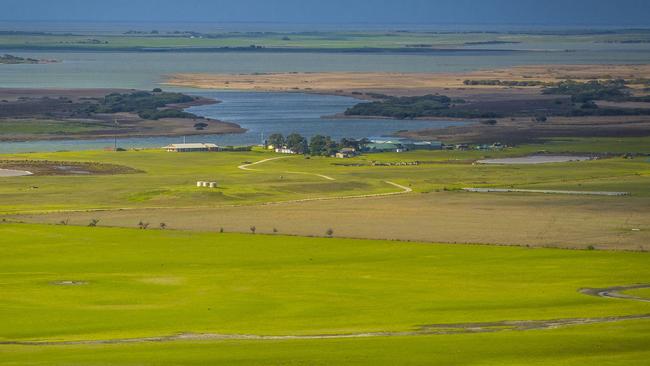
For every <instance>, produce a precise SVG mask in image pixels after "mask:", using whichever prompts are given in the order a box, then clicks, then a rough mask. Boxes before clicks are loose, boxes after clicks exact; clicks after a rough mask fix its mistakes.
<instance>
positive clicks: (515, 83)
mask: <svg viewBox="0 0 650 366" xmlns="http://www.w3.org/2000/svg"><path fill="white" fill-rule="evenodd" d="M463 84H465V85H491V86H553V85H556V84H555V83H547V82H544V81H539V80H521V81H513V80H496V79H493V80H465V81H463Z"/></svg>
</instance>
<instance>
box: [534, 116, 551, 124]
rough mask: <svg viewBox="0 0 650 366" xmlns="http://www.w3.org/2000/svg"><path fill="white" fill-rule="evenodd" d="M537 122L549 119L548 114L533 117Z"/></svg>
mask: <svg viewBox="0 0 650 366" xmlns="http://www.w3.org/2000/svg"><path fill="white" fill-rule="evenodd" d="M533 120H534V121H535V122H538V123H542V122H546V121H548V118H547V117H546V116H537V117H535V118H534V119H533Z"/></svg>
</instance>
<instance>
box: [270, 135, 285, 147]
mask: <svg viewBox="0 0 650 366" xmlns="http://www.w3.org/2000/svg"><path fill="white" fill-rule="evenodd" d="M284 144H285V140H284V136H283V135H282V134H281V133H274V134H272V135H271V136H269V145H271V146H273V147H275V148H279V147H282V146H284Z"/></svg>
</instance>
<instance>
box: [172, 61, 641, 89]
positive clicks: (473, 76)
mask: <svg viewBox="0 0 650 366" xmlns="http://www.w3.org/2000/svg"><path fill="white" fill-rule="evenodd" d="M604 76H607V77H610V78H627V79H636V78H648V77H650V65H553V66H549V65H541V66H518V67H512V68H506V69H495V70H482V71H475V72H469V73H456V74H454V73H354V72H330V73H272V74H254V75H251V74H175V75H172V76H170V77H169V78H168V79H167V81H166V82H165V84H167V85H174V86H183V87H194V88H207V89H233V90H260V91H311V92H341V93H349V92H353V91H374V92H378V93H381V92H383V93H386V94H392V95H405V94H408V95H422V94H426V93H428V92H432V93H435V92H442V91H446V94H447V95H449V96H456V95H454V94H463V95H466V94H472V93H470V92H469V91H470V90H472V91H474V92H473V93H476V94H479V95H480V94H481V93H482V92H480V91H481V90H483V91H486V90H487V92H488V93H490V94H491V93H493V92H494V90H503V89H506V90H507V89H511V88H508V87H493V86H466V85H464V84H463V81H464V80H467V79H470V80H491V79H498V80H513V81H521V80H524V81H525V80H537V81H544V82H557V81H558V80H564V79H574V80H580V81H586V80H591V79H594V78H596V79H597V78H603V77H604ZM445 88H457V89H458V88H460V89H463V91H464V93H451V90H445ZM517 89H518V90H538V89H539V87H526V88H517ZM524 93H525V92H524ZM510 94H512V93H510Z"/></svg>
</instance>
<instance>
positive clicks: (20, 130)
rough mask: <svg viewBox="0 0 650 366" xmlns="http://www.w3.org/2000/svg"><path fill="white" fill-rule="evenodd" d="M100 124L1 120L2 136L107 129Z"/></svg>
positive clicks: (0, 131)
mask: <svg viewBox="0 0 650 366" xmlns="http://www.w3.org/2000/svg"><path fill="white" fill-rule="evenodd" d="M107 127H108V126H102V125H101V124H99V123H98V122H92V123H90V122H82V121H78V122H77V121H57V120H43V119H38V120H35V119H9V120H0V134H3V135H12V134H61V135H64V134H71V133H82V132H88V131H96V130H101V129H106V128H107Z"/></svg>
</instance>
